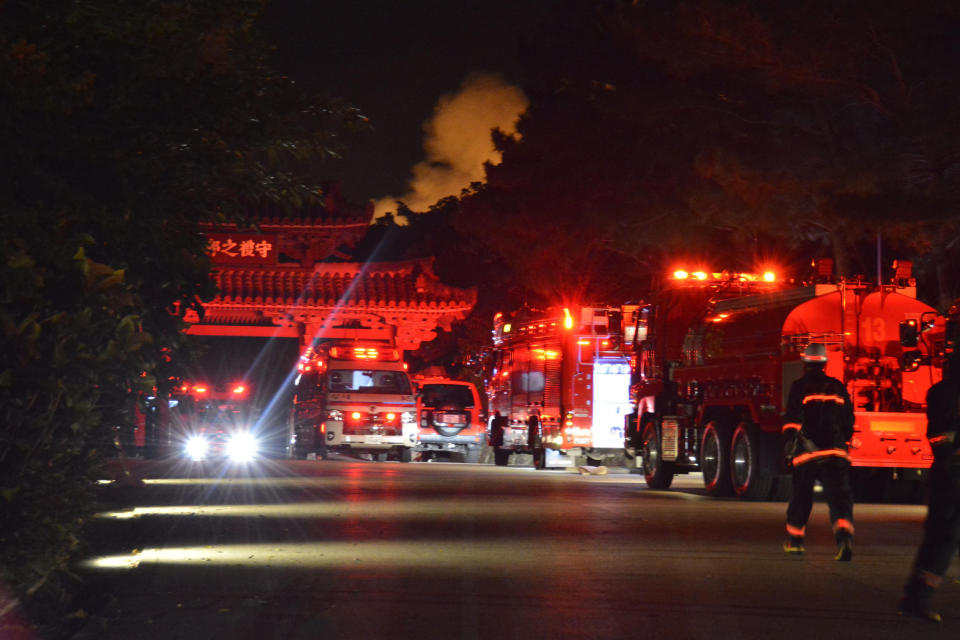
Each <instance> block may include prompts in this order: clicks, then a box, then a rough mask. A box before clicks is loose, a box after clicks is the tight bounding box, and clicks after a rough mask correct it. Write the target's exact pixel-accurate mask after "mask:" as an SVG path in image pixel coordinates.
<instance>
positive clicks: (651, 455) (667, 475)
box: [641, 422, 673, 489]
mask: <svg viewBox="0 0 960 640" xmlns="http://www.w3.org/2000/svg"><path fill="white" fill-rule="evenodd" d="M642 442H643V446H642V447H641V449H642V452H643V453H642V455H643V458H642V459H643V477H644V479H645V480H646V481H647V486H648V487H650V488H651V489H669V488H670V483H671V482H673V463H672V462H664V461H663V459H662V458H661V457H660V433H659V430H658V429H657V425H656V423H655V422H649V423H647V426H646V427H644V429H643V438H642Z"/></svg>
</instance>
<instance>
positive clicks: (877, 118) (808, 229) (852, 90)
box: [462, 0, 960, 302]
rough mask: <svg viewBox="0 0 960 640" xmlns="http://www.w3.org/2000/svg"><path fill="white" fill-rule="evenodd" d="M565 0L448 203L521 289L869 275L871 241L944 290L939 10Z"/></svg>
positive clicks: (952, 228) (565, 290)
mask: <svg viewBox="0 0 960 640" xmlns="http://www.w3.org/2000/svg"><path fill="white" fill-rule="evenodd" d="M568 4H569V6H568V12H567V13H564V14H561V15H560V16H559V17H558V18H557V21H556V23H555V24H552V25H550V26H549V28H548V29H546V30H545V31H544V32H543V33H541V34H540V35H539V36H536V37H533V38H531V41H530V43H529V46H528V53H529V59H528V68H529V78H530V80H529V81H528V82H527V84H526V86H525V90H526V91H527V93H528V95H529V96H530V97H531V106H530V108H529V109H528V111H527V113H526V114H525V115H524V117H523V118H522V120H521V123H520V126H519V127H518V131H519V137H518V138H517V139H514V138H508V137H505V136H496V138H495V139H496V140H497V143H498V147H499V148H500V149H501V151H502V152H503V162H502V163H501V164H500V165H498V166H496V167H490V168H489V169H488V180H487V183H486V185H485V186H484V187H483V188H481V189H479V190H478V192H477V193H476V194H475V195H473V196H471V197H468V198H466V199H465V201H464V204H463V210H464V212H465V221H464V222H463V223H462V224H463V226H465V227H468V228H469V229H470V232H471V233H474V234H477V235H479V236H480V237H482V238H484V240H485V241H486V242H487V243H488V244H489V246H490V247H491V249H492V250H493V251H494V252H496V253H498V254H499V255H500V256H501V257H502V258H503V259H504V260H506V261H507V262H509V263H510V264H511V266H514V267H515V276H516V277H517V278H519V279H521V280H524V281H526V282H527V285H528V286H529V287H530V288H531V289H533V290H536V291H538V292H539V293H541V294H543V295H546V296H548V297H552V298H558V297H561V296H563V295H570V294H571V293H574V294H582V292H584V291H590V292H603V293H608V292H609V293H613V292H612V291H611V288H612V285H613V284H614V282H612V281H611V279H610V278H608V277H607V275H606V273H605V271H604V269H605V268H607V267H609V266H613V268H614V270H615V272H619V273H621V274H626V275H625V276H624V277H621V278H620V279H619V280H620V281H621V282H622V281H623V280H624V279H629V278H635V281H634V282H632V283H630V285H631V286H633V287H635V288H643V287H645V286H648V285H649V282H650V279H649V278H650V277H651V276H652V274H653V273H656V272H658V271H660V270H662V269H663V268H664V267H665V264H664V263H665V262H667V261H670V260H675V259H677V258H678V257H685V258H689V259H700V260H704V261H707V262H709V263H711V264H713V265H718V264H720V265H723V266H729V267H734V268H747V269H748V268H751V267H753V266H754V265H755V264H756V263H761V262H766V261H770V260H775V261H778V262H780V263H787V264H792V265H799V264H804V263H806V262H808V261H809V260H810V259H811V258H812V257H816V256H817V255H820V254H823V255H832V256H833V257H835V259H836V262H837V266H838V271H839V273H840V274H842V275H852V274H854V273H864V274H871V273H872V269H873V257H874V256H873V251H874V248H875V245H876V237H877V235H878V234H880V236H881V238H882V239H883V244H884V247H885V249H886V252H887V256H886V257H901V258H913V259H914V260H915V261H916V263H917V265H918V266H919V267H920V268H921V270H922V271H921V274H920V275H921V276H923V277H924V278H925V279H926V281H927V283H928V284H929V285H931V286H930V287H929V288H928V289H927V291H928V295H929V296H930V297H931V298H939V301H940V302H943V301H944V300H946V299H949V298H951V297H952V296H955V295H957V294H958V293H960V291H958V290H957V289H956V287H957V285H956V283H955V279H952V278H949V277H947V276H948V274H949V271H946V272H944V265H950V266H952V267H953V268H954V269H956V267H957V265H958V254H960V247H958V244H960V243H958V239H960V235H958V234H960V227H958V212H960V209H958V206H957V205H958V202H957V196H958V193H960V191H958V183H957V179H958V175H960V172H958V166H960V165H958V159H960V154H958V153H957V140H958V139H960V137H958V135H957V134H958V131H957V127H958V126H960V118H958V115H960V114H958V109H960V106H958V95H960V92H958V89H960V87H958V86H957V85H958V82H960V80H958V76H957V74H956V73H955V70H956V68H957V64H958V62H960V59H958V58H960V49H958V48H957V47H956V46H955V43H954V35H953V34H955V33H957V30H958V27H960V9H958V7H957V6H956V5H955V3H951V2H947V1H945V0H926V1H924V2H920V3H915V4H913V5H911V7H910V9H909V10H905V9H904V7H903V5H902V3H900V2H893V1H889V2H879V3H869V4H863V3H859V2H851V1H841V2H834V1H823V2H811V3H803V4H802V5H798V4H796V3H794V4H789V3H786V4H785V3H768V2H759V1H749V0H740V1H738V2H720V1H706V0H704V1H676V2H652V1H651V2H643V1H641V2H629V3H628V2H576V1H574V2H570V3H568ZM533 248H536V250H533ZM924 256H932V257H933V258H932V259H929V258H925V257H924ZM631 261H632V265H631ZM937 269H939V270H940V273H939V278H937V275H938V274H937V273H936V270H937ZM594 274H597V275H596V276H595V275H594ZM951 287H952V289H951Z"/></svg>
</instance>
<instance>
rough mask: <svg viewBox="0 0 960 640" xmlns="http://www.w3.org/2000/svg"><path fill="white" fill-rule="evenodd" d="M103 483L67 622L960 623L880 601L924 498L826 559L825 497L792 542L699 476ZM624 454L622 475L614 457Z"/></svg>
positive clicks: (728, 632) (779, 526)
mask: <svg viewBox="0 0 960 640" xmlns="http://www.w3.org/2000/svg"><path fill="white" fill-rule="evenodd" d="M135 471H136V473H139V474H142V475H143V476H144V477H145V478H146V484H145V485H144V486H142V487H139V488H129V489H117V488H109V487H105V496H106V500H107V503H105V506H104V511H103V513H102V514H101V516H100V517H99V518H98V519H97V520H96V522H95V524H94V531H93V534H94V535H93V539H94V540H95V546H94V548H92V549H91V550H90V556H89V559H88V560H87V561H85V562H84V564H83V566H82V567H81V568H79V569H78V571H79V572H80V575H81V576H82V577H83V578H84V579H85V580H87V581H88V582H89V585H90V587H89V588H90V589H91V590H101V591H103V592H107V593H109V594H111V598H110V599H109V600H108V601H105V602H104V606H103V607H102V609H101V610H100V611H97V612H92V613H95V615H93V616H91V618H90V622H89V623H88V624H87V625H86V626H85V627H84V628H83V629H81V630H80V631H79V632H78V633H77V634H75V637H76V638H78V639H87V638H108V639H109V638H144V639H152V638H163V639H165V640H170V639H175V638H189V639H194V638H201V639H204V640H216V639H220V638H231V639H247V638H249V639H261V638H297V639H300V638H310V639H314V638H324V639H326V638H397V639H403V638H418V639H423V638H444V639H447V638H465V639H473V638H491V639H522V640H532V639H534V638H591V639H592V638H710V639H718V638H722V639H726V638H758V639H759V638H763V639H765V640H766V639H769V638H771V637H776V638H778V639H782V638H805V639H806V638H818V639H820V640H823V639H826V638H871V639H878V638H896V639H897V640H903V638H905V637H906V638H912V637H921V635H922V636H924V637H927V636H929V637H945V638H946V637H950V638H957V637H958V636H960V610H958V607H957V604H958V603H960V584H947V585H946V586H944V587H943V588H942V589H941V592H940V593H939V594H938V596H937V605H938V607H939V608H940V609H941V610H942V611H943V612H944V614H945V619H944V622H943V624H941V625H934V624H931V623H928V622H924V621H918V620H912V619H902V618H899V617H898V616H897V615H896V611H895V608H896V602H897V599H898V597H899V593H900V589H901V585H902V583H903V581H904V578H905V577H906V575H907V572H908V570H909V567H910V563H911V560H912V557H913V553H914V551H915V549H916V545H917V544H918V542H919V535H920V527H921V523H922V519H923V515H924V508H923V507H921V506H912V505H907V506H904V505H866V504H861V505H857V507H856V511H855V515H856V527H857V537H856V546H855V555H854V558H853V561H852V562H850V563H839V562H835V561H834V560H833V553H834V544H833V539H832V535H831V533H830V527H829V523H828V520H827V512H826V506H825V505H824V504H817V505H816V507H815V509H814V513H813V516H812V518H811V522H810V525H809V526H808V541H807V542H808V544H807V554H806V556H804V557H803V558H800V559H797V558H791V557H787V556H786V554H784V553H783V552H782V550H781V549H780V544H781V542H782V540H783V519H784V511H785V504H784V503H777V502H767V503H744V502H739V501H736V500H732V499H731V500H717V499H711V498H707V497H705V496H704V495H702V492H700V491H699V490H698V489H697V488H696V487H697V486H698V483H699V479H698V478H678V480H677V482H676V484H677V485H678V487H679V488H678V489H677V490H673V491H666V492H662V491H651V490H649V489H647V488H646V487H645V485H644V484H643V480H642V478H641V477H640V476H636V475H629V474H626V473H611V474H609V475H606V476H581V475H578V474H576V473H574V472H571V471H534V470H533V469H532V468H519V467H509V468H500V467H494V466H490V465H464V464H445V463H413V464H401V463H393V462H387V463H373V462H365V461H346V460H337V461H333V460H331V461H297V462H287V461H282V462H279V461H264V462H262V463H260V464H258V465H257V466H255V467H251V468H248V469H242V470H236V469H222V468H217V467H215V466H207V467H201V466H197V465H196V464H194V466H192V467H187V466H179V467H177V466H163V465H158V464H149V463H137V466H136V469H135ZM621 471H622V470H621Z"/></svg>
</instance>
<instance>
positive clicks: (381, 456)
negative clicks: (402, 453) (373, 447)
mask: <svg viewBox="0 0 960 640" xmlns="http://www.w3.org/2000/svg"><path fill="white" fill-rule="evenodd" d="M389 457H390V454H389V453H386V452H383V453H371V454H370V459H371V460H373V461H374V462H386V461H387V460H388V459H389Z"/></svg>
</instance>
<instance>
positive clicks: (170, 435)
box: [165, 381, 263, 462]
mask: <svg viewBox="0 0 960 640" xmlns="http://www.w3.org/2000/svg"><path fill="white" fill-rule="evenodd" d="M251 398H252V394H251V391H250V385H249V383H247V382H244V381H234V382H232V383H230V384H224V383H208V382H184V383H182V384H181V385H180V386H179V387H177V388H176V389H174V391H173V392H172V393H171V394H170V398H169V405H170V410H169V428H168V429H167V433H166V434H165V435H166V441H167V444H168V446H170V447H172V448H173V451H174V452H175V453H176V454H177V455H181V456H184V457H186V458H188V459H190V460H206V459H211V458H224V459H229V460H232V461H234V462H246V461H249V460H252V459H253V458H255V457H257V456H258V455H261V454H262V453H263V452H262V445H263V443H262V442H261V438H260V436H259V434H258V433H257V425H256V423H257V412H256V410H255V409H254V407H253V405H252V403H251Z"/></svg>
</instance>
